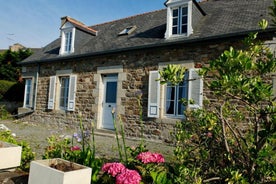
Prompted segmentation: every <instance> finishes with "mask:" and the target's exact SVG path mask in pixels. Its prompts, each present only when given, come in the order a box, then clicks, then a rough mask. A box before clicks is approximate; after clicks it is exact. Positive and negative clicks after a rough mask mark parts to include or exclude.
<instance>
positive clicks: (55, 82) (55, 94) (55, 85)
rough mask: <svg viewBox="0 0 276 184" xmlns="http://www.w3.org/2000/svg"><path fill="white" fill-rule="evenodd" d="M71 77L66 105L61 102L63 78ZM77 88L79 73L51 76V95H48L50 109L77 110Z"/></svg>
mask: <svg viewBox="0 0 276 184" xmlns="http://www.w3.org/2000/svg"><path fill="white" fill-rule="evenodd" d="M65 77H68V78H69V84H68V85H69V86H68V95H67V96H68V97H67V99H68V100H67V105H66V106H65V107H63V106H61V104H60V95H61V81H60V79H61V78H65ZM76 90H77V75H72V74H70V75H68V74H67V75H66V74H64V75H56V76H51V77H50V83H49V94H48V95H49V97H48V109H51V110H63V111H75V98H76Z"/></svg>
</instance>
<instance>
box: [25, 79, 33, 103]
mask: <svg viewBox="0 0 276 184" xmlns="http://www.w3.org/2000/svg"><path fill="white" fill-rule="evenodd" d="M24 107H32V79H25V95H24Z"/></svg>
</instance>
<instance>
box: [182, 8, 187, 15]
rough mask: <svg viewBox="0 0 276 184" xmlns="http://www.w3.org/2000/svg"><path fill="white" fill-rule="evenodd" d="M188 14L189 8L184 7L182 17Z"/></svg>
mask: <svg viewBox="0 0 276 184" xmlns="http://www.w3.org/2000/svg"><path fill="white" fill-rule="evenodd" d="M187 14H188V8H187V7H183V8H182V15H187Z"/></svg>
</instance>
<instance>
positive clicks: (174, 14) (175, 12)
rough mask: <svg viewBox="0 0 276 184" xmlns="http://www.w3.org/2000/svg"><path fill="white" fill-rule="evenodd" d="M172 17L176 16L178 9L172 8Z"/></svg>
mask: <svg viewBox="0 0 276 184" xmlns="http://www.w3.org/2000/svg"><path fill="white" fill-rule="evenodd" d="M173 17H178V9H174V10H173Z"/></svg>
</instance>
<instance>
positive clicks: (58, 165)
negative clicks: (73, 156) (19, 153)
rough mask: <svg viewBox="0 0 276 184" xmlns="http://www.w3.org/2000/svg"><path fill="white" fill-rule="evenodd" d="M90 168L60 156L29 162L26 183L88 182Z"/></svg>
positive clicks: (67, 183)
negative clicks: (29, 166)
mask: <svg viewBox="0 0 276 184" xmlns="http://www.w3.org/2000/svg"><path fill="white" fill-rule="evenodd" d="M91 175H92V169H91V168H89V167H86V166H83V165H80V164H77V163H74V162H70V161H67V160H64V159H61V158H54V159H45V160H35V161H32V162H31V168H30V173H29V181H28V184H37V183H39V184H49V183H53V184H75V183H81V184H90V182H91Z"/></svg>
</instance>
